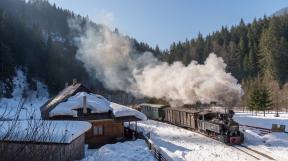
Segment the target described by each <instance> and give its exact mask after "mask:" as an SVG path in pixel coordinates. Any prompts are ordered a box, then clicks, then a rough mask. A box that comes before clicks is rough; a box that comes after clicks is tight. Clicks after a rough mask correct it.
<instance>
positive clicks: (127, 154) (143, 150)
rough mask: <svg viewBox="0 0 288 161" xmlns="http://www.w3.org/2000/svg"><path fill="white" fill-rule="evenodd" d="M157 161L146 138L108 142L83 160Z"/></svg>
mask: <svg viewBox="0 0 288 161" xmlns="http://www.w3.org/2000/svg"><path fill="white" fill-rule="evenodd" d="M96 160H99V161H100V160H101V161H156V160H155V158H154V157H153V155H152V153H151V151H150V150H149V149H148V147H147V145H146V143H145V141H144V140H141V139H138V140H136V141H126V142H123V143H116V144H107V145H104V146H102V147H101V148H100V149H98V150H97V151H96V152H95V153H94V154H93V155H92V156H88V157H86V158H85V159H83V160H82V161H96Z"/></svg>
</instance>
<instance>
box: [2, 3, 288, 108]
mask: <svg viewBox="0 0 288 161" xmlns="http://www.w3.org/2000/svg"><path fill="white" fill-rule="evenodd" d="M277 15H278V14H277ZM70 18H77V19H80V20H81V24H82V25H85V24H86V23H91V24H93V26H94V27H95V28H98V27H101V25H100V24H97V22H96V23H94V22H91V21H90V20H89V18H88V17H81V16H80V15H77V14H75V13H73V12H71V11H69V10H64V9H61V8H59V7H57V6H55V5H53V4H50V3H49V2H47V1H46V0H30V1H29V2H25V1H24V0H0V71H1V75H0V88H1V89H2V90H1V93H0V96H11V91H12V85H11V82H12V78H13V76H14V75H15V68H21V69H22V70H24V71H25V73H26V74H27V78H28V81H29V83H30V86H31V88H32V89H33V88H35V81H33V80H34V79H37V80H40V81H42V82H44V83H45V84H47V86H48V88H49V91H50V94H52V95H53V94H54V93H56V92H58V91H59V90H60V89H62V88H63V87H64V84H65V82H67V81H71V80H72V79H73V78H77V79H78V80H80V81H83V82H85V83H87V84H89V85H91V86H93V87H94V88H96V89H98V90H103V91H106V90H105V89H104V88H103V86H102V85H101V83H99V81H97V80H95V79H94V78H91V77H90V76H89V74H88V73H87V71H86V70H85V68H84V66H83V64H82V63H81V62H80V61H78V60H77V59H76V58H75V54H76V51H77V47H76V46H75V45H74V44H73V37H74V36H75V35H77V34H79V33H75V32H72V31H70V29H69V26H68V22H67V20H68V19H70ZM115 31H116V30H115ZM117 32H118V30H117ZM120 32H121V31H120ZM131 41H133V42H134V46H135V48H136V50H138V51H151V52H153V53H154V55H156V56H157V57H158V58H159V59H161V60H163V61H167V62H169V63H172V62H175V61H181V62H183V63H184V64H186V65H187V64H189V63H190V62H191V61H192V60H196V61H198V63H200V64H201V63H204V61H205V59H206V58H207V56H208V55H209V53H211V52H214V53H216V55H218V56H221V57H222V58H223V59H224V61H225V63H226V64H227V70H228V71H229V72H231V73H232V75H233V76H235V77H236V78H237V79H238V81H239V82H241V83H242V85H243V88H244V91H245V92H246V94H245V95H244V97H243V100H244V101H243V103H245V99H247V94H248V93H249V89H251V88H249V87H251V85H253V83H255V81H256V78H257V80H259V79H261V80H264V81H266V82H267V83H268V84H269V86H270V87H271V89H272V88H273V90H275V91H277V92H274V94H275V93H278V94H279V96H280V95H281V96H284V95H283V93H282V94H281V92H285V91H286V90H284V89H285V87H286V86H285V83H286V82H287V81H288V70H287V69H288V15H285V14H281V15H279V16H273V17H266V16H264V17H263V18H260V19H255V20H254V21H253V22H252V23H245V22H244V21H243V20H240V23H239V24H238V25H235V26H232V27H222V28H221V29H220V30H219V31H216V32H213V33H211V34H209V35H208V36H205V37H204V36H202V35H201V33H199V34H198V37H197V38H194V39H191V40H188V39H187V40H186V41H184V42H175V43H173V44H171V46H170V49H167V50H160V49H159V47H158V46H156V47H155V48H154V47H150V46H149V45H148V44H146V43H139V42H137V41H136V40H135V39H132V38H131ZM258 78H259V79H258ZM33 84H34V85H33ZM271 84H272V85H271ZM3 91H4V92H3ZM279 91H280V93H279ZM278 94H277V96H276V95H275V97H277V99H278ZM283 99H284V98H283ZM278 102H279V101H278ZM280 102H281V101H280Z"/></svg>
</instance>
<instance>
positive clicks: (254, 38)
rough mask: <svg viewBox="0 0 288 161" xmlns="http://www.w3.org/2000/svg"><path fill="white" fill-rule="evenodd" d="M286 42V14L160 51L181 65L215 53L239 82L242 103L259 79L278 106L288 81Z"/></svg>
mask: <svg viewBox="0 0 288 161" xmlns="http://www.w3.org/2000/svg"><path fill="white" fill-rule="evenodd" d="M287 40H288V15H286V14H283V15H279V16H273V17H266V16H264V17H263V18H260V19H255V20H254V21H253V22H252V23H245V22H244V21H243V20H241V21H240V23H239V24H238V25H236V26H232V27H231V28H228V27H222V28H221V30H219V31H216V32H214V33H212V34H209V35H208V36H207V37H203V36H202V35H201V33H199V34H198V37H197V38H195V39H191V40H186V41H185V42H175V43H173V44H172V45H171V47H170V49H169V50H167V51H164V53H169V54H164V59H165V60H167V61H168V62H173V61H176V60H179V61H182V62H183V63H184V64H188V63H189V62H190V61H191V60H196V61H198V62H199V63H203V62H204V61H205V59H206V57H207V56H208V54H209V53H211V52H215V53H216V54H217V55H218V56H221V57H222V58H223V59H224V61H225V63H226V64H227V70H228V71H229V72H231V73H232V74H233V76H235V77H236V78H237V79H238V80H239V81H240V82H242V86H243V88H244V91H245V95H244V97H243V103H245V100H246V99H247V97H248V94H249V92H250V90H251V89H252V86H253V84H255V82H256V80H259V79H260V80H261V81H262V82H264V83H266V84H267V85H268V86H269V87H270V89H271V90H272V93H273V97H277V98H275V99H273V100H274V101H277V100H278V101H277V103H278V104H279V102H281V101H282V105H284V104H283V103H284V101H285V100H286V99H285V96H286V95H287V94H286V93H287V92H286V90H281V89H282V88H285V87H286V86H284V84H285V83H286V82H287V80H288V70H287V69H288V41H287ZM279 92H282V94H280V93H279ZM283 92H284V93H285V94H284V93H283ZM280 97H283V98H282V100H281V98H280ZM277 103H276V104H277ZM245 104H246V103H245ZM286 104H287V101H285V105H286ZM274 105H275V103H274Z"/></svg>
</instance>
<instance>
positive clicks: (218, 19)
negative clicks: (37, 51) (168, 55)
mask: <svg viewBox="0 0 288 161" xmlns="http://www.w3.org/2000/svg"><path fill="white" fill-rule="evenodd" d="M49 1H50V2H52V3H56V5H57V6H59V7H62V8H65V9H69V10H73V11H74V12H75V13H78V14H81V15H83V16H86V15H88V16H89V18H90V19H91V20H93V21H95V22H96V23H97V22H98V23H99V22H101V23H105V24H107V25H109V26H111V27H112V28H114V27H117V28H118V29H119V31H120V32H121V33H123V34H126V35H129V36H131V37H134V38H136V39H137V40H139V41H143V42H147V43H148V44H149V45H151V46H155V45H156V44H158V45H159V47H160V48H162V49H165V48H169V46H170V44H171V43H172V42H173V41H184V40H185V39H186V38H188V39H191V38H194V37H195V36H197V34H198V33H199V32H201V33H202V34H204V35H207V34H208V33H211V32H213V31H216V30H218V29H220V28H221V26H231V25H235V24H238V23H239V21H240V19H241V18H243V19H244V21H245V22H251V21H252V20H253V19H254V18H255V17H256V18H260V17H263V16H264V14H266V15H271V14H272V13H274V12H275V11H277V10H279V9H281V8H284V7H287V6H288V0H197V1H196V0H142V1H140V0H49Z"/></svg>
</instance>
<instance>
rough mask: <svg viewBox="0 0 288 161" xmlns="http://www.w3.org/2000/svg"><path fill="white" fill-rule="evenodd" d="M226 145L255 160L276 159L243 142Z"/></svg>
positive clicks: (196, 131)
mask: <svg viewBox="0 0 288 161" xmlns="http://www.w3.org/2000/svg"><path fill="white" fill-rule="evenodd" d="M155 121H159V120H155ZM161 122H165V121H161ZM165 123H168V124H170V125H174V124H171V123H169V122H165ZM174 126H177V127H180V128H183V129H186V130H190V131H193V132H195V133H197V134H200V135H202V136H205V137H208V138H210V139H213V140H216V141H218V142H220V143H222V144H224V143H223V142H221V141H220V140H219V139H218V137H217V136H209V135H207V134H205V133H203V132H200V131H198V130H193V129H189V128H184V127H181V126H179V125H174ZM224 145H227V144H224ZM227 146H231V147H233V148H235V149H237V150H239V151H241V152H243V153H245V154H247V155H249V156H251V157H253V158H255V159H257V160H276V159H275V158H273V157H271V156H269V155H267V154H264V153H262V152H259V151H257V150H255V149H252V148H249V147H247V146H245V145H243V144H240V145H227ZM280 161H282V160H280Z"/></svg>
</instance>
